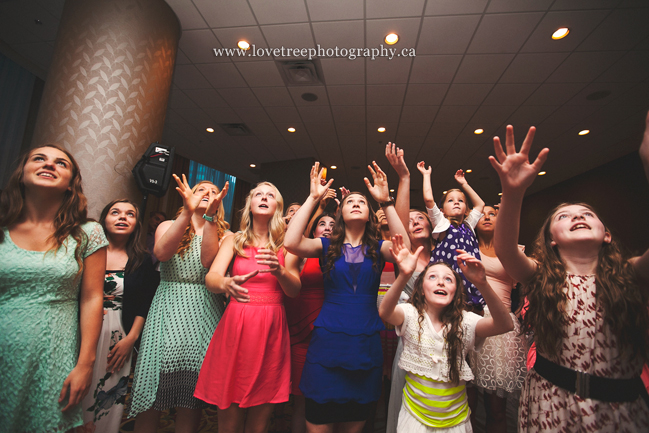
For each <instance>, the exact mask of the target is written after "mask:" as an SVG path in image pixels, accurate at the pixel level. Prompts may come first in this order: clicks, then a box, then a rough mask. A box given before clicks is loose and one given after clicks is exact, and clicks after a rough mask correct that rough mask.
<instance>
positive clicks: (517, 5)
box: [487, 0, 554, 13]
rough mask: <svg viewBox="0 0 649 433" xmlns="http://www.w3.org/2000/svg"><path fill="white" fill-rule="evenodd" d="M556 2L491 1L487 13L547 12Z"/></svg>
mask: <svg viewBox="0 0 649 433" xmlns="http://www.w3.org/2000/svg"><path fill="white" fill-rule="evenodd" d="M553 2H554V0H534V1H530V2H525V1H523V2H522V1H519V0H491V1H490V2H489V7H488V8H487V13H498V12H527V11H546V10H548V8H549V7H550V5H551V4H552V3H553Z"/></svg>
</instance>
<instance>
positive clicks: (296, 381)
mask: <svg viewBox="0 0 649 433" xmlns="http://www.w3.org/2000/svg"><path fill="white" fill-rule="evenodd" d="M300 281H302V290H300V296H298V297H297V298H289V297H287V298H286V299H285V301H284V303H285V305H286V318H287V320H288V330H289V333H290V334H291V381H292V383H293V385H292V386H291V394H295V395H302V391H300V389H299V386H300V377H302V369H303V368H304V361H305V360H306V351H307V349H308V348H309V341H311V332H312V331H313V322H315V319H317V318H318V314H320V309H321V308H322V303H323V302H324V282H323V280H322V271H321V270H320V259H318V258H311V259H307V260H306V263H305V264H304V268H303V269H302V273H301V274H300Z"/></svg>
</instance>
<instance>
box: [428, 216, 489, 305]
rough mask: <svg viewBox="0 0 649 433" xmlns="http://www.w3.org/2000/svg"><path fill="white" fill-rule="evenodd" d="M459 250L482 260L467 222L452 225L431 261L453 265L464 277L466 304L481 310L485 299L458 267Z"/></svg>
mask: <svg viewBox="0 0 649 433" xmlns="http://www.w3.org/2000/svg"><path fill="white" fill-rule="evenodd" d="M458 248H459V249H461V250H464V251H466V252H467V253H469V254H471V255H472V256H474V257H476V258H478V259H480V247H479V244H478V240H477V239H476V237H475V233H474V232H473V229H471V227H470V226H469V224H468V223H467V221H466V220H465V221H464V222H463V223H462V224H460V225H459V226H455V224H452V223H451V225H450V227H449V228H448V229H447V230H446V236H445V237H444V239H443V240H442V241H440V242H439V243H438V244H437V246H435V249H434V250H433V254H432V256H431V258H430V261H431V262H433V263H434V262H444V263H447V264H449V265H451V267H452V268H453V270H454V271H455V272H457V273H458V274H460V276H461V277H462V282H463V283H464V293H465V294H466V303H467V304H468V305H471V306H475V307H477V308H478V309H480V310H481V309H482V308H483V307H484V306H485V301H484V298H483V297H482V294H481V293H480V291H479V290H478V289H477V288H476V286H474V285H473V283H471V282H470V281H469V280H467V279H466V277H465V276H464V274H463V273H462V271H461V270H460V268H459V267H458V265H457V252H456V251H455V250H456V249H458Z"/></svg>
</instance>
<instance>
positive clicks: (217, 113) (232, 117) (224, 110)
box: [203, 107, 241, 123]
mask: <svg viewBox="0 0 649 433" xmlns="http://www.w3.org/2000/svg"><path fill="white" fill-rule="evenodd" d="M203 111H205V114H207V115H208V116H210V119H212V120H214V121H215V122H216V123H239V122H241V118H240V117H239V116H238V115H237V113H235V112H234V110H233V109H232V108H228V107H220V108H205V109H203Z"/></svg>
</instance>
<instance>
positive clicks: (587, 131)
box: [579, 129, 590, 135]
mask: <svg viewBox="0 0 649 433" xmlns="http://www.w3.org/2000/svg"><path fill="white" fill-rule="evenodd" d="M589 133H590V129H584V130H581V131H579V135H586V134H589Z"/></svg>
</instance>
